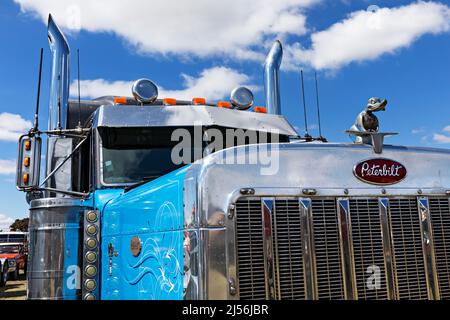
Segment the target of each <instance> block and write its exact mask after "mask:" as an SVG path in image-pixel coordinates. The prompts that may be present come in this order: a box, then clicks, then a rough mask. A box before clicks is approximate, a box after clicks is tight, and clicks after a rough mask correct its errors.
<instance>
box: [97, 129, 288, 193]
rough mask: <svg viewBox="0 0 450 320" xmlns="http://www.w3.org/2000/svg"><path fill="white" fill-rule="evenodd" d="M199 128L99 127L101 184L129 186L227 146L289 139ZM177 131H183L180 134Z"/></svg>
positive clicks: (250, 132) (163, 173) (234, 130)
mask: <svg viewBox="0 0 450 320" xmlns="http://www.w3.org/2000/svg"><path fill="white" fill-rule="evenodd" d="M198 129H199V128H198V127H197V128H194V127H184V128H172V127H164V128H158V127H151V128H104V127H101V128H98V131H99V133H100V138H101V154H100V162H101V165H100V171H101V172H100V177H101V184H103V185H107V186H108V185H130V184H134V183H137V182H141V181H151V180H153V179H156V178H158V177H160V176H162V175H165V174H167V173H169V172H172V171H174V170H176V169H178V168H181V167H183V166H185V165H186V164H189V163H192V162H194V161H196V160H198V159H201V158H202V157H203V154H204V153H205V154H208V153H211V152H216V151H218V150H221V149H223V148H226V147H230V146H238V145H242V144H254V143H272V142H288V141H289V139H288V137H287V136H278V135H276V134H275V135H272V136H271V135H268V134H264V135H262V134H260V133H258V132H256V131H247V132H245V133H243V134H242V136H241V133H239V131H238V130H236V129H231V128H224V127H211V128H202V129H201V131H200V133H198V132H197V130H198ZM175 130H177V131H176V132H174V131H175ZM179 130H181V131H183V132H184V133H183V134H182V135H180V134H179V133H180V131H179ZM210 130H211V131H210ZM212 130H215V131H212ZM229 130H231V134H230V133H229ZM172 133H174V134H172ZM213 133H214V134H213ZM260 135H261V136H260ZM205 137H206V138H205ZM172 140H175V141H172ZM199 140H200V141H199ZM212 145H214V147H212ZM204 151H205V152H204ZM180 159H181V160H180Z"/></svg>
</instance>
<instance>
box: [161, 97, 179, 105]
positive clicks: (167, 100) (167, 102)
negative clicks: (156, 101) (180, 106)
mask: <svg viewBox="0 0 450 320" xmlns="http://www.w3.org/2000/svg"><path fill="white" fill-rule="evenodd" d="M163 104H164V105H165V106H175V105H176V104H177V99H173V98H165V99H163Z"/></svg>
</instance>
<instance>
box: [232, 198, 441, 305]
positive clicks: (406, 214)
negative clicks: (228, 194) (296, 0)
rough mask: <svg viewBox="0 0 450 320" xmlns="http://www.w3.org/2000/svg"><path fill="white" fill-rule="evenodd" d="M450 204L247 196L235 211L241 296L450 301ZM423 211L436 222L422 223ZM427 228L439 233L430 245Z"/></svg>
mask: <svg viewBox="0 0 450 320" xmlns="http://www.w3.org/2000/svg"><path fill="white" fill-rule="evenodd" d="M279 191H281V190H279ZM255 192H256V193H258V190H255ZM428 199H430V200H428ZM428 201H430V204H429V205H428V204H427V202H428ZM449 203H450V199H449V198H448V197H440V198H439V197H430V198H428V197H423V196H409V197H404V196H401V197H389V198H383V197H349V198H339V197H325V198H323V197H313V198H311V199H305V198H295V197H286V196H284V195H282V193H280V192H278V193H277V192H276V191H273V195H272V197H267V196H262V197H259V196H241V197H239V198H238V200H237V201H236V202H235V206H234V208H235V212H234V216H235V219H236V233H235V235H236V239H235V245H236V247H237V261H238V272H237V292H238V297H239V298H240V299H289V300H293V299H364V300H370V299H372V300H375V299H376V300H389V299H409V300H418V299H445V298H448V292H449V291H450V290H449V281H448V279H449V277H450V271H449V270H450V269H449V267H448V259H447V251H448V250H447V248H448V245H449V244H448V243H447V242H448V241H446V238H445V234H446V233H444V231H445V230H446V229H443V228H448V225H450V223H448V221H446V220H449V221H450V211H449V210H450V204H449ZM421 205H425V208H429V209H427V210H429V212H430V214H429V215H430V217H433V216H434V219H432V221H431V220H430V219H424V220H422V218H421V217H425V218H426V217H427V216H428V213H427V212H424V210H425V208H420V206H421ZM269 214H270V216H271V218H270V223H269V224H268V222H267V221H268V220H267V219H264V218H265V217H267V216H268V215H269ZM304 218H306V219H304ZM443 219H445V220H443ZM423 223H426V224H428V225H429V227H430V228H433V232H432V233H430V235H431V236H430V239H427V237H426V236H425V237H424V238H423V235H426V234H427V232H428V231H429V230H427V229H426V227H424V226H423ZM269 225H270V226H271V229H270V230H268V226H269ZM305 225H306V228H305ZM308 225H310V226H311V231H310V232H308V228H307V226H308ZM305 235H306V236H305ZM434 235H436V237H437V238H435V236H434ZM422 240H425V241H422ZM427 240H430V241H429V242H427ZM252 241H254V242H255V243H256V244H259V245H256V246H255V247H253V246H252V245H251V243H253V242H252ZM267 241H269V242H270V243H271V248H270V249H268V245H267ZM232 242H233V241H232ZM427 243H428V244H430V246H429V247H427ZM434 243H435V244H434ZM305 244H308V245H306V246H305ZM422 244H424V245H425V246H422ZM433 244H434V245H433ZM306 250H310V252H309V254H306V255H305V251H306ZM449 256H450V255H449ZM268 262H269V263H268ZM273 262H274V263H273ZM267 266H269V268H270V267H271V266H273V268H274V270H273V271H272V272H268V270H270V269H268V267H267ZM309 266H311V270H308V268H309ZM264 268H265V269H264ZM258 271H259V272H258ZM427 272H428V273H427ZM273 275H274V276H273ZM273 278H274V284H275V285H274V286H275V289H276V290H275V294H273V289H272V288H273V285H271V284H272V282H271V279H273ZM434 281H436V282H437V281H439V285H438V284H437V283H434ZM308 283H311V284H310V285H309V284H308ZM308 286H313V287H314V290H310V289H308ZM446 294H447V296H446Z"/></svg>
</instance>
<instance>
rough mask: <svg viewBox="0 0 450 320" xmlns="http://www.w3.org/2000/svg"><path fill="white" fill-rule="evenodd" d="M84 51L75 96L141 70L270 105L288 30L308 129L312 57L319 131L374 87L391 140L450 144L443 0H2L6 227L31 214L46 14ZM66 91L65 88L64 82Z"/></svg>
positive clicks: (287, 93)
mask: <svg viewBox="0 0 450 320" xmlns="http://www.w3.org/2000/svg"><path fill="white" fill-rule="evenodd" d="M49 12H51V13H52V14H54V17H55V20H56V21H57V22H58V23H59V24H60V25H61V26H62V27H63V29H64V32H65V33H66V36H67V38H68V40H69V43H70V47H71V50H72V81H73V80H74V79H75V75H76V65H75V63H74V62H75V61H76V59H75V58H76V56H75V52H76V49H77V48H79V49H80V52H81V58H80V59H81V79H82V95H83V96H85V97H95V96H100V95H103V94H128V95H129V92H130V88H131V85H130V83H132V82H133V80H135V79H138V78H141V77H147V78H150V79H153V80H154V81H155V82H156V83H157V84H158V86H159V87H160V88H161V94H160V96H174V97H178V98H191V97H193V96H205V97H207V98H209V99H210V100H219V99H222V98H226V97H227V96H228V95H229V92H230V90H231V88H232V87H233V86H235V85H248V86H249V87H251V88H252V89H254V90H255V98H256V103H255V104H256V105H264V104H265V102H264V99H263V92H262V67H261V65H262V60H263V59H264V56H265V54H266V52H267V50H268V48H269V47H270V44H271V43H272V41H273V40H275V39H276V38H279V39H281V40H282V42H283V46H284V51H285V55H284V60H283V65H282V73H281V94H282V113H283V114H284V115H285V116H286V117H287V118H288V119H289V121H290V122H291V123H292V124H293V125H294V126H296V127H297V128H298V130H299V132H300V133H302V134H303V133H304V126H303V115H302V104H301V99H300V98H301V92H300V81H299V70H300V69H301V68H303V69H304V70H305V80H306V84H305V85H306V95H307V103H308V108H309V110H308V112H309V114H308V118H309V119H308V120H309V123H310V124H312V129H310V131H311V133H312V134H313V135H317V128H316V124H317V118H316V111H315V109H314V107H315V97H314V86H313V83H314V82H313V81H314V70H317V72H318V75H319V84H320V92H321V95H320V99H321V108H322V110H321V113H322V125H323V128H322V131H323V134H324V135H325V136H326V137H327V138H328V139H329V140H331V141H343V142H346V141H349V140H348V137H347V136H345V135H344V133H343V131H344V130H346V129H348V128H349V127H350V126H351V125H352V123H353V121H354V119H355V117H356V115H357V114H358V113H359V112H360V111H361V110H362V109H363V107H364V106H365V104H366V103H367V100H368V98H370V97H372V96H379V97H382V98H384V97H385V98H387V99H388V100H389V105H388V107H387V110H388V111H387V112H385V113H383V114H381V115H380V118H381V123H382V129H384V130H386V131H396V132H399V133H400V135H399V136H397V137H392V138H389V140H388V142H389V143H393V144H404V145H418V146H431V147H443V148H448V147H449V146H450V80H449V73H450V72H449V71H450V59H449V57H450V3H449V2H448V1H447V0H446V1H444V0H441V1H403V0H396V1H376V0H370V1H366V0H341V1H336V0H333V1H332V0H279V1H276V2H270V1H268V0H261V1H250V0H240V1H236V0H228V1H223V0H217V1H207V0H197V1H182V2H180V1H178V2H177V1H174V0H166V1H161V0H153V1H150V2H146V1H138V0H130V1H126V2H125V1H117V0H109V1H104V0H103V1H102V0H100V1H87V0H79V1H76V0H71V1H68V0H67V1H66V0H58V1H57V0H14V1H13V0H2V1H1V2H0V40H1V47H0V48H1V49H0V101H1V103H0V200H1V203H2V206H1V208H0V228H1V225H6V224H9V222H11V220H12V219H15V218H18V217H25V216H26V215H27V204H26V202H25V195H24V194H23V193H20V192H18V191H16V189H15V185H14V171H15V169H14V162H15V159H16V152H17V142H16V139H17V138H18V136H19V134H20V132H24V131H26V130H27V129H28V127H29V125H30V121H31V120H32V119H33V113H34V107H35V97H36V82H37V71H38V70H37V68H38V60H39V48H40V47H43V48H44V70H43V83H42V93H41V94H42V100H41V111H42V112H41V119H42V120H41V123H42V124H45V123H46V121H45V118H46V115H47V107H48V94H49V75H50V64H49V60H50V56H49V50H48V44H47V35H46V32H47V31H46V24H45V21H46V19H47V16H48V13H49ZM72 95H73V94H72Z"/></svg>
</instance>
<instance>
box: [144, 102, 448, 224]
mask: <svg viewBox="0 0 450 320" xmlns="http://www.w3.org/2000/svg"><path fill="white" fill-rule="evenodd" d="M144 109H145V108H144ZM230 150H236V152H234V155H236V154H237V156H236V157H235V158H234V159H233V160H234V161H235V162H234V163H246V161H247V162H248V160H245V159H248V157H252V158H256V159H258V157H259V155H260V154H261V153H262V154H265V153H264V152H266V151H267V152H274V153H273V154H274V157H273V158H271V159H273V166H274V168H275V169H278V170H277V171H276V174H274V175H270V174H267V175H263V174H261V170H262V168H264V167H268V165H263V164H258V163H255V164H227V163H226V161H227V159H228V158H227V156H228V155H230V154H231V152H230ZM371 154H372V148H371V147H370V146H364V145H354V144H348V145H345V144H319V143H311V144H298V143H291V144H279V145H277V146H274V145H268V146H267V148H266V149H264V148H262V147H257V146H241V147H237V148H233V149H227V150H222V151H219V152H216V153H214V154H211V155H209V156H207V157H205V158H204V159H202V160H201V161H199V162H196V163H194V164H193V165H191V166H190V167H189V169H188V170H187V172H186V179H185V186H184V187H185V191H184V199H185V200H186V201H187V202H188V203H189V205H187V206H186V207H185V214H184V219H185V221H184V223H185V227H189V226H193V225H199V226H220V225H219V224H218V222H219V221H225V220H226V219H227V218H226V215H227V211H228V206H229V204H230V203H233V202H234V201H235V200H236V199H237V197H239V196H240V195H241V194H240V192H239V190H241V189H244V188H249V186H251V187H252V189H254V190H255V195H261V196H265V195H267V196H272V195H273V193H271V190H276V191H277V192H280V193H282V194H283V195H286V196H290V195H292V196H304V195H303V192H302V190H303V189H316V191H317V194H316V196H345V197H347V196H348V197H352V196H383V194H389V195H391V196H402V195H404V196H410V195H411V194H414V193H416V192H417V191H418V190H419V189H421V190H422V192H423V193H424V194H443V193H444V194H445V191H446V190H448V186H449V185H450V166H448V162H449V161H450V152H449V151H447V150H443V149H442V150H441V149H427V148H407V147H395V146H385V150H384V156H385V157H387V158H389V159H393V160H395V161H398V162H400V163H402V164H403V165H404V166H405V167H406V168H407V169H408V176H407V177H406V178H405V179H404V180H403V181H401V182H400V183H398V184H396V185H393V186H386V187H384V188H381V187H379V186H374V185H370V184H367V183H364V182H362V181H360V180H359V179H357V178H356V177H355V176H354V175H353V166H354V165H355V164H356V163H358V162H359V161H361V160H363V159H367V158H368V157H369V156H370V155H371ZM299 159H301V161H299ZM422 159H423V160H422ZM337 168H339V169H337ZM312 171H313V172H321V174H312ZM223 177H227V179H224V178H223ZM255 177H257V179H255ZM278 177H283V178H282V179H280V178H278ZM188 181H189V182H188ZM325 186H326V187H325ZM193 207H195V208H196V209H197V211H196V212H195V213H196V214H195V215H193V214H192V213H193ZM213 216H214V219H212V217H213ZM218 216H222V217H221V218H220V219H218Z"/></svg>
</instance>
